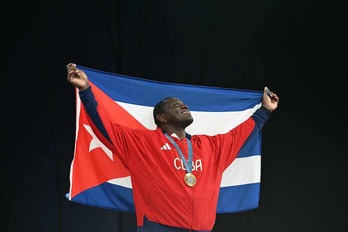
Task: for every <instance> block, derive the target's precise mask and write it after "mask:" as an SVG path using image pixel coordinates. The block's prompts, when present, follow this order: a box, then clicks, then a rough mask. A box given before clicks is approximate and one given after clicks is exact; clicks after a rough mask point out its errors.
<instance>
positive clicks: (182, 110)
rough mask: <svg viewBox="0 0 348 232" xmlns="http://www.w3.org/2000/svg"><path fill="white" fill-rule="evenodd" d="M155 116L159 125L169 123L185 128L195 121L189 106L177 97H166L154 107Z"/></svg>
mask: <svg viewBox="0 0 348 232" xmlns="http://www.w3.org/2000/svg"><path fill="white" fill-rule="evenodd" d="M153 118H154V120H155V123H156V125H157V126H159V127H162V126H164V125H168V124H169V125H171V126H174V127H181V128H182V129H185V128H186V127H187V126H189V125H190V124H191V123H192V122H193V117H192V116H191V113H190V111H189V109H188V106H187V105H186V104H184V103H183V102H182V101H181V100H180V99H178V98H175V97H166V98H164V99H163V100H162V101H160V102H158V103H157V104H156V106H155V108H154V109H153Z"/></svg>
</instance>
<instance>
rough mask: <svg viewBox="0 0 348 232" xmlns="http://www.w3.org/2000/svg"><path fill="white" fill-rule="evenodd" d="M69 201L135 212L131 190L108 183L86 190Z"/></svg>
mask: <svg viewBox="0 0 348 232" xmlns="http://www.w3.org/2000/svg"><path fill="white" fill-rule="evenodd" d="M106 193H107V194H106ZM71 200H72V201H74V202H77V203H81V204H85V205H90V206H95V207H98V208H105V209H111V210H117V211H125V212H131V213H134V212H135V209H134V202H133V191H132V189H129V188H125V187H122V186H119V185H115V184H110V183H108V182H105V183H103V184H101V185H98V186H96V187H93V188H90V189H87V190H85V191H83V192H82V193H80V194H78V195H76V196H75V197H74V198H72V199H71Z"/></svg>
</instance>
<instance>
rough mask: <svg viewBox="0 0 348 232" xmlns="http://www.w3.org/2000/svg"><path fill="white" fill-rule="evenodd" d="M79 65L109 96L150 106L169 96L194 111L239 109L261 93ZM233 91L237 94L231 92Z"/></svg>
mask: <svg viewBox="0 0 348 232" xmlns="http://www.w3.org/2000/svg"><path fill="white" fill-rule="evenodd" d="M79 68H80V69H82V70H84V72H85V73H86V74H87V76H88V78H89V80H90V81H92V82H93V83H94V84H95V85H97V86H98V87H99V88H100V89H102V90H103V92H105V93H106V94H107V95H109V97H111V98H112V99H114V100H117V101H120V102H125V103H130V104H136V105H145V106H151V107H153V106H154V105H155V104H156V103H157V102H159V101H160V100H161V99H163V98H165V97H168V96H170V97H177V98H179V99H181V100H182V101H183V102H184V103H185V104H187V105H188V106H189V108H190V110H193V111H195V110H197V111H211V112H223V111H241V110H245V109H249V108H252V107H254V106H255V105H257V104H259V103H260V100H261V96H262V92H260V91H248V90H236V89H223V88H217V87H208V86H196V85H186V84H177V83H167V82H159V81H152V80H145V79H141V78H135V77H130V76H124V75H120V74H114V73H108V72H103V71H99V70H98V71H97V70H93V69H90V68H86V67H79ZM234 91H235V92H237V93H238V94H233V95H232V94H231V92H234Z"/></svg>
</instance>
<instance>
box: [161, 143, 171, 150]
mask: <svg viewBox="0 0 348 232" xmlns="http://www.w3.org/2000/svg"><path fill="white" fill-rule="evenodd" d="M161 150H172V149H171V148H170V146H169V144H168V143H165V144H164V145H163V146H162V147H161Z"/></svg>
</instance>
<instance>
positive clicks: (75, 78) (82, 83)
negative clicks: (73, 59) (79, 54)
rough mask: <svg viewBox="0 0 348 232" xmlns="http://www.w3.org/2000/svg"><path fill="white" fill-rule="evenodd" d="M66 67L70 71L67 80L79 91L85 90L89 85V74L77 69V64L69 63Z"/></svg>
mask: <svg viewBox="0 0 348 232" xmlns="http://www.w3.org/2000/svg"><path fill="white" fill-rule="evenodd" d="M66 69H67V71H68V75H67V80H68V81H69V82H70V83H71V84H72V85H73V86H75V87H76V88H78V89H79V91H84V90H86V89H87V88H88V87H89V83H88V77H87V75H86V74H85V72H84V71H82V70H80V69H77V68H76V64H74V63H69V64H68V65H67V66H66Z"/></svg>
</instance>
